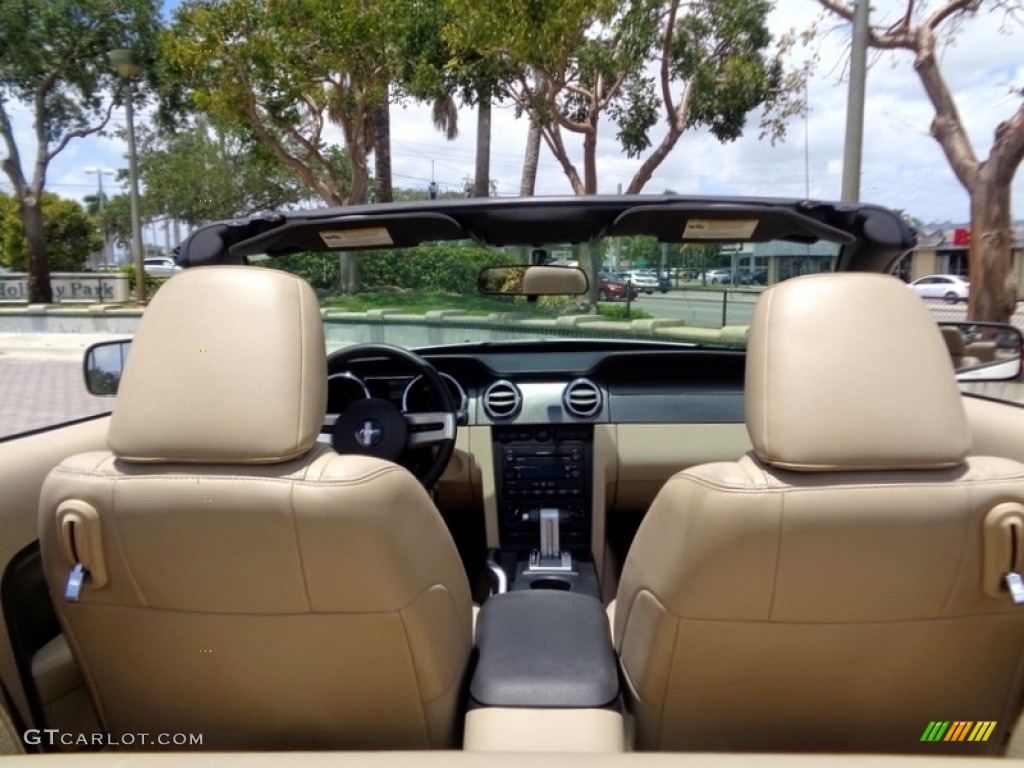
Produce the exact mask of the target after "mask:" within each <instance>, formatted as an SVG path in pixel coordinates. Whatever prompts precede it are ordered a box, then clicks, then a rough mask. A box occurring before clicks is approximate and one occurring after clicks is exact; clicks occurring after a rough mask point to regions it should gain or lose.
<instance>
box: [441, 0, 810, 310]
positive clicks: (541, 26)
mask: <svg viewBox="0 0 1024 768" xmlns="http://www.w3.org/2000/svg"><path fill="white" fill-rule="evenodd" d="M445 2H446V5H447V7H448V9H449V14H448V16H449V18H451V19H453V21H452V22H451V23H450V24H449V25H448V26H447V27H446V28H445V34H446V36H447V37H448V38H449V40H450V41H451V44H452V46H453V47H455V48H458V47H459V46H462V47H465V48H469V49H473V50H476V51H478V52H479V53H480V54H481V55H483V56H486V57H490V58H492V59H497V60H501V61H505V62H507V63H509V64H510V66H513V65H514V68H515V77H514V78H513V80H512V81H511V83H510V84H509V85H508V86H507V87H506V93H507V94H508V95H509V96H510V97H511V98H512V99H513V100H514V102H515V104H516V105H517V106H518V108H519V109H520V110H522V111H523V112H526V113H527V114H529V116H530V118H531V119H532V120H533V121H534V122H535V123H536V125H537V126H538V127H539V129H540V133H541V137H542V138H543V140H544V143H545V145H546V146H547V147H548V149H550V150H551V153H552V154H553V155H554V157H555V159H556V160H557V161H558V162H559V164H560V165H561V167H562V170H563V172H564V173H565V176H566V178H567V179H568V180H569V183H570V185H571V187H572V190H573V192H574V193H575V194H580V195H589V194H595V193H596V192H597V191H598V183H597V180H598V165H597V159H598V152H597V147H598V138H599V131H600V128H601V126H602V124H607V122H608V121H610V122H611V123H612V124H613V125H614V126H615V127H616V128H617V134H616V140H617V142H618V144H619V146H620V147H621V151H622V153H623V154H625V155H626V156H627V157H630V158H635V159H637V160H639V161H640V162H639V167H638V168H637V170H636V172H635V174H634V175H633V178H632V180H631V181H630V183H629V185H628V189H627V190H626V191H627V192H628V193H637V192H640V191H641V190H642V189H643V187H644V185H645V184H646V183H647V182H648V181H649V180H650V178H651V176H652V175H653V173H654V171H655V170H656V169H657V168H658V166H659V165H661V163H662V162H663V161H664V160H665V158H666V157H668V155H669V153H670V152H671V151H672V150H673V148H674V147H675V145H676V143H677V142H678V140H679V138H680V137H681V136H682V135H683V133H685V132H686V131H687V130H691V129H694V128H701V127H703V128H707V129H708V130H710V131H711V133H712V134H713V135H714V136H715V137H716V138H717V139H719V140H720V141H723V142H727V141H733V140H735V139H736V138H738V137H739V136H740V135H742V132H743V130H744V128H745V126H746V121H747V115H748V113H750V112H751V111H752V110H754V109H756V108H758V107H763V108H764V110H765V111H764V116H763V118H762V123H761V128H762V132H763V133H764V134H766V135H770V136H771V137H772V138H773V139H774V138H777V137H779V136H781V135H782V133H783V132H784V130H785V119H786V117H788V116H789V115H790V114H792V113H794V112H796V111H798V110H799V109H800V108H801V107H802V104H801V102H800V101H799V98H798V97H796V96H794V94H795V93H798V91H799V89H798V86H799V85H800V84H801V83H802V78H801V76H800V74H799V73H793V74H790V75H786V74H785V73H784V71H783V67H782V64H781V59H780V55H779V51H780V50H781V46H782V45H784V44H785V43H782V44H780V47H779V49H778V50H775V51H773V50H772V48H773V41H772V36H771V34H770V33H769V31H768V27H767V23H766V17H767V14H768V11H769V10H770V9H771V3H770V0H696V1H695V2H690V3H683V2H682V1H681V0H536V2H531V3H526V4H524V3H522V2H519V1H518V0H494V1H493V2H490V3H487V4H480V3H477V2H476V0H445ZM655 128H657V129H658V131H659V132H660V137H659V136H658V135H656V134H655ZM566 134H569V135H575V136H578V137H579V138H580V140H581V142H582V156H583V163H582V165H583V167H582V172H581V170H580V168H578V167H577V165H576V163H574V162H573V160H572V158H571V156H570V152H569V149H568V146H567V141H566V139H567V137H566ZM596 256H597V254H596V253H593V252H592V253H591V254H590V258H589V267H590V269H589V271H590V274H591V277H592V276H593V272H594V271H595V270H596V263H595V258H596ZM595 286H596V282H595V281H594V280H593V279H592V280H591V293H592V294H594V295H596V294H595V291H596V288H595ZM591 298H592V297H591Z"/></svg>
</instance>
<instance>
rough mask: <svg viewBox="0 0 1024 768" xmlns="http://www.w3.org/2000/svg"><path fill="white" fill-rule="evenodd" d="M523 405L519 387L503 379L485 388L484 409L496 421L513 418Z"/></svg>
mask: <svg viewBox="0 0 1024 768" xmlns="http://www.w3.org/2000/svg"><path fill="white" fill-rule="evenodd" d="M522 405H523V396H522V395H521V394H520V392H519V387H517V386H516V385H515V384H513V383H512V382H511V381H506V380H505V379H501V380H499V381H496V382H494V383H493V384H491V386H489V387H488V388H487V389H485V390H484V411H485V412H486V413H487V415H488V416H490V417H491V418H492V419H494V420H495V421H498V420H500V419H511V418H512V417H513V416H515V415H516V414H517V413H519V409H520V408H521V407H522Z"/></svg>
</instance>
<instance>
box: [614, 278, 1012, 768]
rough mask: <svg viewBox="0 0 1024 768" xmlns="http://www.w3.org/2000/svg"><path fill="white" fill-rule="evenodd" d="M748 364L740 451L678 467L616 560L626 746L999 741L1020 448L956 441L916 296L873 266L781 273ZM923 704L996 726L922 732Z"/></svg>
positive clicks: (856, 746) (927, 748) (844, 746)
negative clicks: (928, 736) (627, 713)
mask: <svg viewBox="0 0 1024 768" xmlns="http://www.w3.org/2000/svg"><path fill="white" fill-rule="evenodd" d="M746 375H747V381H746V421H747V428H748V431H749V433H750V437H751V440H752V444H753V446H754V450H753V452H752V453H751V454H749V455H747V456H745V457H743V458H742V459H740V460H739V461H738V462H736V463H718V464H708V465H703V466H699V467H695V468H692V469H689V470H686V471H684V472H681V473H679V474H677V475H675V476H674V477H673V478H671V479H670V480H669V481H668V482H667V483H666V485H665V486H664V488H663V489H662V490H661V492H660V493H659V495H658V497H657V498H656V499H655V501H654V502H653V504H652V506H651V508H650V510H649V512H648V514H647V516H646V518H645V519H644V521H643V523H642V525H641V526H640V529H639V532H638V533H637V536H636V538H635V540H634V543H633V545H632V548H631V550H630V552H629V554H628V556H627V559H626V564H625V567H624V571H623V574H622V579H621V583H620V588H619V591H618V599H617V605H616V610H615V621H614V636H615V644H616V648H617V650H618V652H619V655H620V660H621V664H622V669H623V672H624V676H625V684H626V688H627V695H628V700H629V704H630V706H631V708H632V711H633V713H634V714H635V716H636V740H637V746H638V748H641V749H648V750H751V749H758V750H792V751H799V750H821V751H837V750H852V751H888V752H910V753H914V754H924V755H927V754H933V753H936V752H952V753H955V754H970V753H977V752H986V753H993V752H999V751H1000V750H1002V748H1003V742H1004V738H1005V736H1006V732H1007V729H1008V728H1009V727H1010V726H1012V724H1013V721H1014V720H1015V719H1016V715H1017V713H1018V711H1019V709H1020V706H1021V688H1022V658H1024V656H1022V651H1024V607H1022V606H1016V605H1014V604H1013V602H1012V601H1011V599H1010V597H1009V595H1008V594H1007V593H1006V591H1005V590H1002V589H1001V580H1002V575H1003V574H1004V573H1005V572H1007V571H1008V570H1010V569H1011V568H1013V569H1018V570H1019V569H1021V568H1022V566H1024V552H1022V550H1024V546H1021V544H1022V542H1021V541H1019V540H1018V541H1015V540H1017V539H1020V537H1021V533H1022V531H1024V507H1022V506H1021V502H1024V465H1021V464H1019V463H1017V462H1014V461H1009V460H1004V459H1001V458H991V457H974V456H971V457H968V452H969V449H970V439H969V434H968V427H967V423H966V420H965V416H964V411H963V407H962V403H961V400H960V395H959V393H958V391H957V388H956V385H955V383H954V378H953V375H952V371H951V366H950V360H949V354H948V351H947V349H946V346H945V344H944V343H943V340H942V335H941V334H940V333H939V331H938V330H937V328H936V325H935V323H934V321H933V320H932V318H931V317H930V315H929V313H928V311H927V309H926V308H925V307H924V306H923V304H922V302H920V301H919V300H918V299H917V298H916V297H915V296H914V295H913V294H912V293H910V292H909V291H907V290H906V287H905V286H904V285H902V284H901V283H900V282H899V281H897V280H896V279H894V278H890V277H887V276H882V275H871V274H848V275H824V276H812V277H802V278H797V279H793V280H788V281H786V282H784V283H781V284H780V285H778V286H777V287H774V288H771V289H769V290H767V291H765V293H764V295H763V296H762V297H761V299H760V301H759V303H758V306H757V309H756V312H755V316H754V319H753V324H752V326H751V329H750V338H749V345H748V357H747V374H746ZM1014 558H1016V562H1014ZM933 721H939V722H946V721H949V722H955V721H970V722H972V723H975V724H976V723H979V722H992V721H994V722H995V723H996V725H995V726H993V727H992V731H991V733H990V734H989V736H988V739H987V740H986V741H962V742H961V741H953V740H952V739H951V740H950V741H940V742H922V740H921V739H922V737H923V736H924V735H925V731H926V729H927V728H928V726H929V723H930V722H933ZM980 728H981V730H979V732H978V735H980V736H983V735H984V730H985V729H986V728H987V726H980ZM973 729H974V726H973V725H972V726H971V733H973V732H974V731H973ZM961 730H962V729H961ZM947 731H948V734H953V733H954V727H953V726H952V725H951V726H950V727H949V729H947ZM957 733H959V731H958V732H957ZM964 735H965V736H966V735H968V734H964Z"/></svg>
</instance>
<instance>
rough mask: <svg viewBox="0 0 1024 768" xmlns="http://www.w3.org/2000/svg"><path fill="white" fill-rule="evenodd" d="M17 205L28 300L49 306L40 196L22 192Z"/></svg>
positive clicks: (48, 274) (47, 267) (51, 293)
mask: <svg viewBox="0 0 1024 768" xmlns="http://www.w3.org/2000/svg"><path fill="white" fill-rule="evenodd" d="M18 203H19V208H20V211H19V212H20V213H21V224H22V226H23V227H24V228H25V240H26V243H27V244H28V300H29V302H30V303H32V304H49V303H50V302H51V301H53V292H52V290H51V288H50V259H49V256H48V255H47V253H46V232H45V230H44V229H43V209H42V203H43V201H42V196H41V195H35V194H33V193H32V192H30V191H28V190H24V191H23V192H22V194H21V195H20V196H19V200H18Z"/></svg>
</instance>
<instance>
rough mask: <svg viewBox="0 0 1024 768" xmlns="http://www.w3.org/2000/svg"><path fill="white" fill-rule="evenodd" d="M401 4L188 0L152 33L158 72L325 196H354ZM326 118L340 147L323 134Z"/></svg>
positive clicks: (341, 200)
mask: <svg viewBox="0 0 1024 768" xmlns="http://www.w3.org/2000/svg"><path fill="white" fill-rule="evenodd" d="M404 8H405V5H404V0H375V2H373V3H367V2H364V1H363V0H337V1H336V2H332V3H323V2H320V1H319V0H289V2H272V1H271V0H191V1H190V2H186V3H183V4H182V5H181V6H179V8H178V10H177V11H176V13H175V18H174V22H173V25H172V28H171V29H170V30H169V31H168V32H167V34H166V35H165V36H164V37H163V39H162V41H161V52H162V54H163V72H164V76H165V78H167V79H168V80H173V81H175V82H178V83H179V84H180V85H181V87H182V88H183V89H184V90H186V91H187V92H188V93H189V94H190V97H191V99H192V103H193V105H194V106H195V107H196V108H198V109H199V110H200V111H202V112H204V113H206V114H208V115H210V116H211V117H212V118H213V120H214V122H215V124H217V125H218V126H220V127H222V128H223V129H225V130H230V131H232V132H233V133H235V134H236V135H238V136H242V137H247V136H253V137H255V138H256V139H257V140H258V141H259V142H260V143H261V144H262V145H263V146H264V147H265V148H266V149H267V150H268V151H269V152H271V153H272V154H273V155H274V157H276V158H277V160H278V161H279V162H280V163H282V164H283V165H285V166H287V167H288V168H289V170H291V171H292V172H293V173H295V174H296V175H297V176H298V177H299V178H300V179H301V180H302V181H303V182H304V183H305V185H306V186H307V187H308V188H309V189H310V190H311V191H312V192H313V193H314V194H316V195H317V196H319V197H320V198H321V199H323V200H324V201H325V202H326V203H328V204H331V205H344V204H347V203H351V202H355V201H357V200H359V199H360V198H361V196H362V195H363V194H364V192H365V189H366V179H367V169H366V156H367V153H368V152H369V151H370V150H371V149H372V143H373V131H372V126H371V121H370V117H371V115H372V113H373V110H374V109H375V108H376V107H377V106H378V105H380V104H381V103H382V102H383V101H384V100H385V99H386V98H387V97H388V84H389V82H390V80H391V79H392V73H393V71H394V70H395V69H396V63H395V57H396V55H397V52H396V50H395V46H393V45H392V41H393V40H395V39H398V38H400V37H401V28H402V26H403V25H404V23H405V18H406V14H405V13H404ZM325 117H326V118H327V120H325ZM327 121H330V122H331V123H333V124H335V125H337V126H338V127H340V129H341V133H342V136H343V137H344V147H341V146H339V145H336V144H332V143H331V142H330V141H328V140H327V138H326V136H325V133H324V128H325V126H326V123H327ZM342 149H344V150H345V152H344V153H342Z"/></svg>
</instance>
